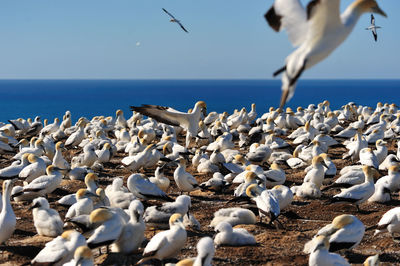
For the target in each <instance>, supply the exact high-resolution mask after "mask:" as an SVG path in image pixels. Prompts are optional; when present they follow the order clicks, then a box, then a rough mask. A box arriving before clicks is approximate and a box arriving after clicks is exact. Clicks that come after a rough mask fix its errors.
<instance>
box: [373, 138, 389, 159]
mask: <svg viewBox="0 0 400 266" xmlns="http://www.w3.org/2000/svg"><path fill="white" fill-rule="evenodd" d="M386 144H387V143H386V142H385V141H383V140H382V139H379V140H377V141H376V144H375V145H376V150H374V151H373V153H374V154H375V156H376V158H377V159H378V163H379V164H381V163H382V162H383V161H384V160H385V158H386V156H387V155H388V148H387V147H386Z"/></svg>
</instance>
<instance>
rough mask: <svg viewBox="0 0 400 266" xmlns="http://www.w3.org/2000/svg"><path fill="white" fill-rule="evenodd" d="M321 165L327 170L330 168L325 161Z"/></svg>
mask: <svg viewBox="0 0 400 266" xmlns="http://www.w3.org/2000/svg"><path fill="white" fill-rule="evenodd" d="M321 164H322V165H323V166H324V167H325V168H326V169H329V167H328V166H327V165H326V163H325V162H324V161H322V162H321Z"/></svg>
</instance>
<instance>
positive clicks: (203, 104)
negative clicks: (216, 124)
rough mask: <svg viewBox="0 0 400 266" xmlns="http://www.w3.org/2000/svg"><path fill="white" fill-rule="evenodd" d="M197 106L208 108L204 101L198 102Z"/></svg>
mask: <svg viewBox="0 0 400 266" xmlns="http://www.w3.org/2000/svg"><path fill="white" fill-rule="evenodd" d="M196 106H198V107H202V108H207V104H206V103H205V102H203V101H198V102H197V103H196Z"/></svg>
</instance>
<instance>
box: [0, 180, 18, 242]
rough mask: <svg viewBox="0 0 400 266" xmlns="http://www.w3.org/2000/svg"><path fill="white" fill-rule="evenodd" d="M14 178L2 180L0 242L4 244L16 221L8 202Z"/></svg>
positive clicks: (12, 231)
mask: <svg viewBox="0 0 400 266" xmlns="http://www.w3.org/2000/svg"><path fill="white" fill-rule="evenodd" d="M13 184H14V180H5V181H3V195H2V204H3V206H2V208H1V213H0V244H4V243H5V242H6V241H7V240H8V239H9V238H10V237H11V235H12V234H13V233H14V230H15V226H16V223H17V220H16V217H15V214H14V211H13V209H12V206H11V203H10V195H11V190H12V188H13Z"/></svg>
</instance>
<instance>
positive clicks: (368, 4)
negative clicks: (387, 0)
mask: <svg viewBox="0 0 400 266" xmlns="http://www.w3.org/2000/svg"><path fill="white" fill-rule="evenodd" d="M351 8H353V9H354V10H356V11H358V12H360V13H376V14H379V15H382V16H384V17H387V15H386V13H385V12H384V11H383V10H382V9H381V8H380V7H379V5H378V3H377V2H376V0H356V1H355V2H354V3H353V4H351ZM382 105H383V104H382V103H381V102H379V103H378V106H379V107H382Z"/></svg>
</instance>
